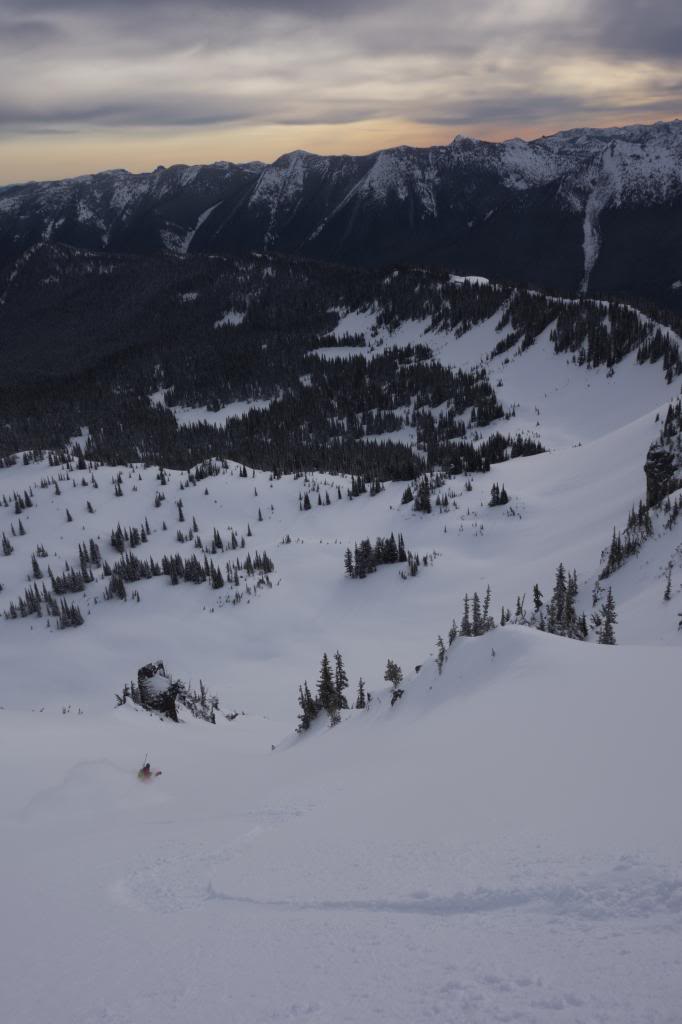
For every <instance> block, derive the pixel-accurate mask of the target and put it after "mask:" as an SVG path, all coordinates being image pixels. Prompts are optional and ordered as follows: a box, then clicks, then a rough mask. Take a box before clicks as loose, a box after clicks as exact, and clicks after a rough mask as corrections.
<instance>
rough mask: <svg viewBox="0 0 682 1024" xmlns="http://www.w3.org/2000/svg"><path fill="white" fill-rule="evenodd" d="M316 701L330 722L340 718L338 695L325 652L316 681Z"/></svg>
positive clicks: (334, 723)
mask: <svg viewBox="0 0 682 1024" xmlns="http://www.w3.org/2000/svg"><path fill="white" fill-rule="evenodd" d="M317 703H318V704H319V706H320V707H321V708H322V709H323V710H324V711H326V712H327V714H328V715H329V718H330V724H331V725H336V723H337V722H338V721H339V718H340V715H339V704H338V696H337V693H336V686H335V684H334V676H333V674H332V667H331V665H330V664H329V658H328V657H327V654H326V652H325V654H323V655H322V664H321V666H320V677H319V679H318V683H317Z"/></svg>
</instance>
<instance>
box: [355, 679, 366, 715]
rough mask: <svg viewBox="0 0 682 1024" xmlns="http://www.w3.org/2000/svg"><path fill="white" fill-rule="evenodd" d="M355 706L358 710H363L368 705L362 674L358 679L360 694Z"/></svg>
mask: <svg viewBox="0 0 682 1024" xmlns="http://www.w3.org/2000/svg"><path fill="white" fill-rule="evenodd" d="M355 707H356V708H357V709H358V710H362V709H363V708H366V707H367V697H366V696H365V681H364V679H363V678H362V676H360V679H359V681H358V694H357V697H356V698H355Z"/></svg>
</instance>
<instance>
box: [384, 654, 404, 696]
mask: <svg viewBox="0 0 682 1024" xmlns="http://www.w3.org/2000/svg"><path fill="white" fill-rule="evenodd" d="M384 679H385V680H386V682H387V683H390V684H391V686H392V687H393V692H392V694H391V707H393V705H394V704H395V702H396V701H398V700H400V698H401V697H402V695H403V693H404V692H405V691H404V690H402V689H401V687H400V684H401V683H402V681H403V670H402V669H401V667H400V665H398V664H397V663H396V662H395V661H393V660H392V659H391V658H389V659H388V661H387V662H386V670H385V671H384Z"/></svg>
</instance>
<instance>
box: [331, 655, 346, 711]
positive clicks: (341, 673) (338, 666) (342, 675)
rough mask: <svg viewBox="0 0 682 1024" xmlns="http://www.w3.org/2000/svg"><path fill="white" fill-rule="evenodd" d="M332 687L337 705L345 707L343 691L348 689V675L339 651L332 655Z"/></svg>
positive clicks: (341, 707)
mask: <svg viewBox="0 0 682 1024" xmlns="http://www.w3.org/2000/svg"><path fill="white" fill-rule="evenodd" d="M334 689H335V690H336V700H337V706H338V707H339V708H340V709H343V708H347V707H348V701H347V700H346V696H345V694H344V692H343V691H344V690H347V689H348V676H347V675H346V669H345V667H344V664H343V658H342V657H341V654H340V652H339V651H337V652H336V654H335V655H334Z"/></svg>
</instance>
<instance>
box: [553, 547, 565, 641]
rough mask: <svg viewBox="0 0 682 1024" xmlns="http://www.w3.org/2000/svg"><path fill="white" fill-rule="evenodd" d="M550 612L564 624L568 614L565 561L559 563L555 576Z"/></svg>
mask: <svg viewBox="0 0 682 1024" xmlns="http://www.w3.org/2000/svg"><path fill="white" fill-rule="evenodd" d="M550 613H553V620H554V621H555V622H556V623H557V625H560V626H561V625H563V624H564V622H565V615H566V570H565V569H564V565H563V562H560V563H559V567H558V569H557V571H556V576H555V578H554V592H553V594H552V601H551V606H550Z"/></svg>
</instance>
